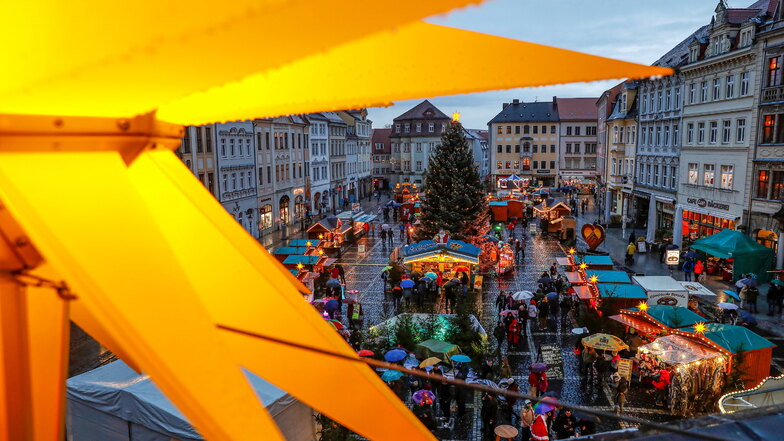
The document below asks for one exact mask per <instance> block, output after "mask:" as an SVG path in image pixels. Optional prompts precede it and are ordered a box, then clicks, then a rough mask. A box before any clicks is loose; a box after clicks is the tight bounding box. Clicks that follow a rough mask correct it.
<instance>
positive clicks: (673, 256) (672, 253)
mask: <svg viewBox="0 0 784 441" xmlns="http://www.w3.org/2000/svg"><path fill="white" fill-rule="evenodd" d="M666 259H667V260H666V261H665V263H666V264H667V265H677V264H678V262H680V261H681V252H680V251H678V250H667V258H666Z"/></svg>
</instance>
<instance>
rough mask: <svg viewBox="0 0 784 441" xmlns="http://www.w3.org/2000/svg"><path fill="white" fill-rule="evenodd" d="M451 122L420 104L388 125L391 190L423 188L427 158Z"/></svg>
mask: <svg viewBox="0 0 784 441" xmlns="http://www.w3.org/2000/svg"><path fill="white" fill-rule="evenodd" d="M450 121H451V118H450V117H448V116H447V115H446V114H445V113H444V112H442V111H440V110H439V109H438V108H437V107H436V106H434V105H433V104H432V103H431V102H430V101H428V100H424V101H422V102H421V103H419V104H417V105H416V106H414V107H413V108H412V109H410V110H408V111H407V112H405V113H403V114H402V115H400V116H398V117H396V118H395V119H394V120H393V121H392V133H391V135H390V143H391V144H392V158H391V161H392V170H393V174H392V175H391V176H390V177H389V178H390V184H392V185H393V186H394V185H396V184H399V183H401V182H410V183H413V184H417V186H420V187H421V186H422V185H423V184H426V183H425V182H424V181H425V172H426V171H427V167H428V162H429V160H430V155H431V154H432V153H433V152H435V149H436V147H437V146H439V145H440V144H441V133H443V132H444V131H446V128H447V126H448V124H449V123H450Z"/></svg>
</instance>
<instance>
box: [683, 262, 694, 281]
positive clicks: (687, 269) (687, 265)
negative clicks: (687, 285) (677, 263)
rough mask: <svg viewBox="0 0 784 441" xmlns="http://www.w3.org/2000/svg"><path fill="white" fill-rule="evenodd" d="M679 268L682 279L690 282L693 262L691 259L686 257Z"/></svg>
mask: <svg viewBox="0 0 784 441" xmlns="http://www.w3.org/2000/svg"><path fill="white" fill-rule="evenodd" d="M681 269H682V270H683V280H685V281H687V282H690V281H691V274H692V273H693V272H694V262H692V261H691V259H686V261H685V262H683V266H682V267H681Z"/></svg>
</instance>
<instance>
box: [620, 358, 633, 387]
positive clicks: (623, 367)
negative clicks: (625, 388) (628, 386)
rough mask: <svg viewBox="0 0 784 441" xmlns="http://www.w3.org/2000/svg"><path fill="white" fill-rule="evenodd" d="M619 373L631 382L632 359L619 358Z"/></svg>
mask: <svg viewBox="0 0 784 441" xmlns="http://www.w3.org/2000/svg"><path fill="white" fill-rule="evenodd" d="M618 375H620V376H621V377H622V378H626V379H627V380H628V381H629V383H631V381H632V361H631V360H629V359H626V358H621V359H620V360H618Z"/></svg>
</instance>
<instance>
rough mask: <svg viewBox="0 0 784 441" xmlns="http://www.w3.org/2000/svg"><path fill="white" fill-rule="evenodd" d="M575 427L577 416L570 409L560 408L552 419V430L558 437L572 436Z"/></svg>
mask: <svg viewBox="0 0 784 441" xmlns="http://www.w3.org/2000/svg"><path fill="white" fill-rule="evenodd" d="M576 428H577V418H575V417H574V415H572V410H571V409H562V410H561V411H560V412H559V413H558V416H557V417H555V421H553V431H554V432H555V435H556V437H557V438H558V439H567V438H571V437H573V436H574V431H575V429H576Z"/></svg>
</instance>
